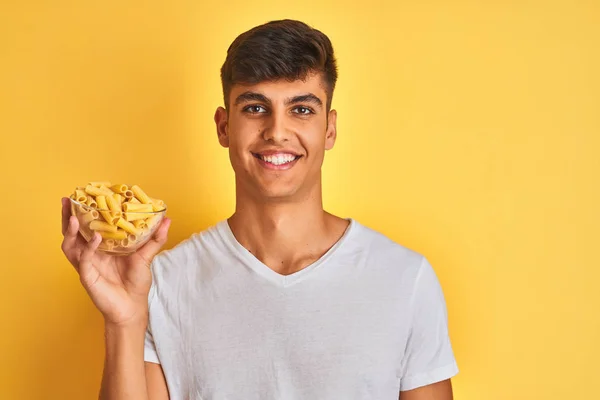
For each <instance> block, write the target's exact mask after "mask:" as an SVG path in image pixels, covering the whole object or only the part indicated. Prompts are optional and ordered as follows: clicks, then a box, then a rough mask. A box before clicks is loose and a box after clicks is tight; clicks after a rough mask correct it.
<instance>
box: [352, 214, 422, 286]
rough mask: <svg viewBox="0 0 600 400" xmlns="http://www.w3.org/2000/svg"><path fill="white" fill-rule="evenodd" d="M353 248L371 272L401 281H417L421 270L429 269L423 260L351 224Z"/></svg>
mask: <svg viewBox="0 0 600 400" xmlns="http://www.w3.org/2000/svg"><path fill="white" fill-rule="evenodd" d="M352 222H353V227H352V229H353V231H354V232H353V235H352V239H353V240H352V247H354V248H355V250H358V251H360V253H362V257H363V258H364V261H365V264H366V265H367V266H368V268H369V269H370V270H371V271H372V272H377V271H379V272H382V273H384V274H386V275H391V276H390V277H391V278H393V277H397V278H402V280H403V281H405V282H407V281H412V282H413V283H414V282H415V281H416V280H417V278H418V276H419V274H420V272H421V269H423V267H424V266H425V267H427V266H429V264H428V262H427V259H426V258H425V256H424V255H423V254H421V253H419V252H417V251H415V250H413V249H411V248H408V247H407V246H405V245H403V244H401V243H399V242H397V241H395V240H394V239H392V238H391V237H389V236H387V235H385V234H383V233H381V232H380V231H378V230H376V229H373V228H371V227H369V226H367V225H364V224H362V223H360V222H358V221H356V220H353V221H352Z"/></svg>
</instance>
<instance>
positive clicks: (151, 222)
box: [146, 214, 161, 229]
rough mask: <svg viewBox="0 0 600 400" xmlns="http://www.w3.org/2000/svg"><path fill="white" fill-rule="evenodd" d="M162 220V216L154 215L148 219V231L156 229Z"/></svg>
mask: <svg viewBox="0 0 600 400" xmlns="http://www.w3.org/2000/svg"><path fill="white" fill-rule="evenodd" d="M160 219H161V216H160V214H154V215H153V216H151V217H150V218H148V219H147V220H146V225H147V226H148V229H152V228H154V225H156V224H157V223H158V221H160Z"/></svg>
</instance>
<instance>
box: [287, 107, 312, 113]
mask: <svg viewBox="0 0 600 400" xmlns="http://www.w3.org/2000/svg"><path fill="white" fill-rule="evenodd" d="M292 112H293V113H296V114H301V115H309V114H314V112H313V110H311V109H310V108H308V107H302V106H298V107H296V108H294V109H293V110H292Z"/></svg>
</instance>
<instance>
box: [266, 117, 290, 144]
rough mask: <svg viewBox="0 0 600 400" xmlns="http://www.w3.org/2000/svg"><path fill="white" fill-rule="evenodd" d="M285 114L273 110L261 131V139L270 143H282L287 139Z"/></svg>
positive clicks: (288, 132)
mask: <svg viewBox="0 0 600 400" xmlns="http://www.w3.org/2000/svg"><path fill="white" fill-rule="evenodd" d="M285 120H286V118H285V115H283V114H282V113H278V112H273V113H272V114H271V118H269V122H268V124H267V125H266V126H265V129H264V130H263V132H262V136H263V139H264V140H265V141H267V142H272V143H283V142H287V141H288V140H289V136H290V131H289V130H288V128H287V127H286V121H285Z"/></svg>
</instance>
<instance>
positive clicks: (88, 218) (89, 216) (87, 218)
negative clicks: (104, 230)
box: [79, 210, 100, 225]
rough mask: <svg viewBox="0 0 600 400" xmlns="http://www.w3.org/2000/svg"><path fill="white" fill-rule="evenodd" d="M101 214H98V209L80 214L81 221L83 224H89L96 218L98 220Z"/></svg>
mask: <svg viewBox="0 0 600 400" xmlns="http://www.w3.org/2000/svg"><path fill="white" fill-rule="evenodd" d="M99 216H100V215H99V214H98V211H96V210H91V211H88V212H86V213H83V214H80V216H79V223H80V224H81V225H88V224H90V223H91V222H93V221H94V220H97V219H98V217H99Z"/></svg>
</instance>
